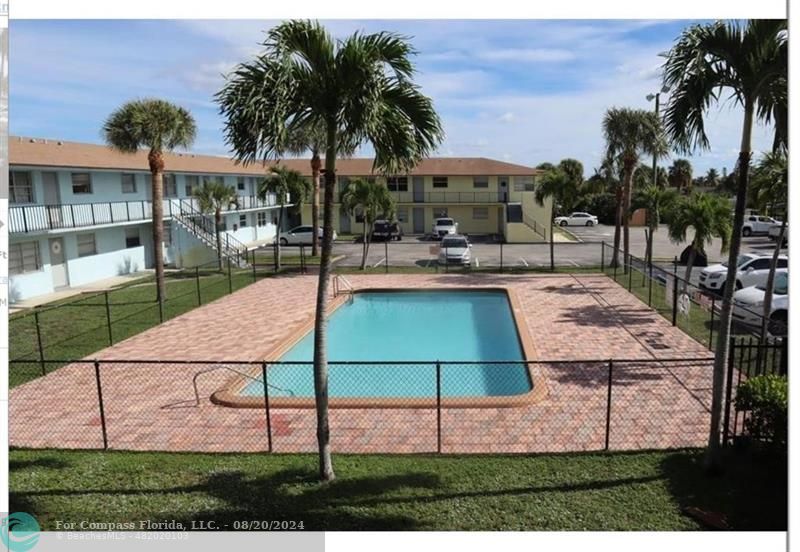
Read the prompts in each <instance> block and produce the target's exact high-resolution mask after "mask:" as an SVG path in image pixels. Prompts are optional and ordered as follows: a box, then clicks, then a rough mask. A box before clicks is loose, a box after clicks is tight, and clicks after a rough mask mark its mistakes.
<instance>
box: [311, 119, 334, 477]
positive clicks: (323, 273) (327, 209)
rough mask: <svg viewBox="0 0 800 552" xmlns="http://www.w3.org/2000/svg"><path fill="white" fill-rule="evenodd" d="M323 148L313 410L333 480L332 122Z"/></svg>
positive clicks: (322, 473)
mask: <svg viewBox="0 0 800 552" xmlns="http://www.w3.org/2000/svg"><path fill="white" fill-rule="evenodd" d="M327 131H328V140H327V150H326V152H325V200H324V204H323V210H322V228H323V230H322V252H321V255H322V256H321V258H320V261H319V281H318V283H317V305H316V314H315V317H314V400H315V404H316V409H317V447H318V450H319V477H320V479H321V480H322V481H333V479H335V477H336V475H335V474H334V472H333V461H332V460H331V442H330V440H331V436H330V427H329V425H328V351H327V348H326V340H327V333H328V316H327V313H326V312H325V308H326V307H327V302H328V284H329V281H330V274H331V250H332V249H333V188H334V185H335V183H336V150H337V144H336V138H337V137H336V122H335V121H330V122H328V129H327Z"/></svg>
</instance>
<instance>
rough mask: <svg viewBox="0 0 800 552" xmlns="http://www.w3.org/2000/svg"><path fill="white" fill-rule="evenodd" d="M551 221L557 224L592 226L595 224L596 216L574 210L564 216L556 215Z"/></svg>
mask: <svg viewBox="0 0 800 552" xmlns="http://www.w3.org/2000/svg"><path fill="white" fill-rule="evenodd" d="M553 223H554V224H557V225H558V226H594V225H595V224H597V217H596V216H594V215H590V214H589V213H581V212H576V213H572V214H571V215H568V216H566V217H556V218H555V219H554V220H553Z"/></svg>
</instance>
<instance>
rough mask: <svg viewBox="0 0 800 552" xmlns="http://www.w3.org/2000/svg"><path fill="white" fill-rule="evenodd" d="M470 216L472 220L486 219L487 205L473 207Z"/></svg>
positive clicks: (487, 213)
mask: <svg viewBox="0 0 800 552" xmlns="http://www.w3.org/2000/svg"><path fill="white" fill-rule="evenodd" d="M472 218H473V219H474V220H487V219H488V218H489V208H488V207H473V208H472Z"/></svg>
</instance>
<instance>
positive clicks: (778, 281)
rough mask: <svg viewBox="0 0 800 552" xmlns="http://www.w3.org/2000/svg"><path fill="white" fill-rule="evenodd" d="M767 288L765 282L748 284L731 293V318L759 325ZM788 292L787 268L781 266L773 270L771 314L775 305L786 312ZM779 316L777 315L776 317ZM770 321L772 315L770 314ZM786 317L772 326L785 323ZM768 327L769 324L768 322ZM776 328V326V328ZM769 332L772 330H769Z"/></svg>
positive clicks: (757, 326)
mask: <svg viewBox="0 0 800 552" xmlns="http://www.w3.org/2000/svg"><path fill="white" fill-rule="evenodd" d="M766 289H767V284H766V282H765V283H764V284H760V285H757V286H750V287H746V288H743V289H740V290H739V291H737V292H736V293H734V294H733V318H734V320H737V321H739V322H742V323H743V324H747V325H748V326H754V327H756V328H760V327H761V318H762V316H761V315H762V314H763V313H762V310H763V308H764V295H765V290H766ZM788 293H789V270H788V269H785V268H781V269H778V270H776V271H775V285H774V286H773V288H772V309H771V314H775V312H776V310H775V308H776V306H777V307H778V308H779V309H780V308H781V306H782V307H783V311H784V312H786V303H788V300H787V299H786V298H787V297H788ZM778 318H780V316H779V315H778V316H777V317H776V321H777V319H778ZM770 321H771V322H772V316H770ZM785 321H786V318H785V317H784V319H783V323H784V324H772V326H778V325H785ZM768 327H770V324H769V323H768ZM776 329H777V328H776ZM770 333H772V331H771V330H770Z"/></svg>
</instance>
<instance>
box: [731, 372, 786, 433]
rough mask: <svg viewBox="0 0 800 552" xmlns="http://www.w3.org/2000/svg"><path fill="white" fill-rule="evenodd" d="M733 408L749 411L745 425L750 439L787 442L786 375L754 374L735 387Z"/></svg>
mask: <svg viewBox="0 0 800 552" xmlns="http://www.w3.org/2000/svg"><path fill="white" fill-rule="evenodd" d="M736 410H739V411H744V410H747V411H750V416H749V417H748V418H747V420H746V421H745V429H746V430H747V433H748V434H749V435H750V437H752V438H753V439H755V440H757V441H764V442H767V443H771V444H773V445H776V446H779V447H785V446H786V437H787V425H788V411H789V386H788V383H787V380H786V376H775V375H763V376H755V377H752V378H750V379H748V380H747V381H746V382H744V383H742V384H741V385H739V387H738V388H737V390H736Z"/></svg>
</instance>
